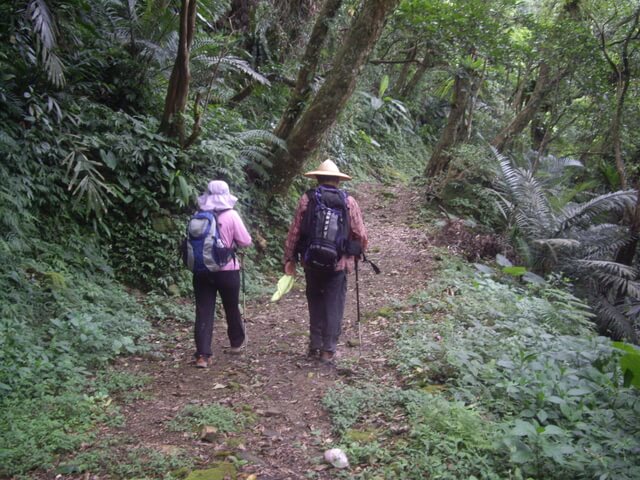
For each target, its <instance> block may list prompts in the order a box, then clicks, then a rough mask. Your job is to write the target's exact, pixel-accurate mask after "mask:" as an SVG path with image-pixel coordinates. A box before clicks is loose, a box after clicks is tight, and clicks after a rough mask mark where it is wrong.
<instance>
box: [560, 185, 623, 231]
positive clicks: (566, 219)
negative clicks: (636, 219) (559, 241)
mask: <svg viewBox="0 0 640 480" xmlns="http://www.w3.org/2000/svg"><path fill="white" fill-rule="evenodd" d="M635 202H636V192H635V191H634V190H619V191H617V192H612V193H607V194H605V195H600V196H599V197H596V198H594V199H592V200H590V201H588V202H586V203H582V204H572V205H568V206H566V207H565V208H563V209H562V211H561V212H560V214H559V216H558V225H557V228H556V231H555V232H554V234H555V235H554V236H560V235H561V233H562V232H563V231H565V230H567V229H569V228H570V227H572V226H574V225H576V224H579V223H581V222H591V221H593V220H594V219H595V218H596V217H597V216H598V215H601V214H603V213H609V212H622V211H624V209H626V208H632V207H633V206H634V205H635Z"/></svg>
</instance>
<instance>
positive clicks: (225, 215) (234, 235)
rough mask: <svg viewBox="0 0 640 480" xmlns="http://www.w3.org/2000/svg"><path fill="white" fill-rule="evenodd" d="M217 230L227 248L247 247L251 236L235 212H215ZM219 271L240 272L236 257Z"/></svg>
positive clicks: (238, 261)
mask: <svg viewBox="0 0 640 480" xmlns="http://www.w3.org/2000/svg"><path fill="white" fill-rule="evenodd" d="M217 218H218V229H219V231H220V238H221V239H222V243H224V244H225V245H226V246H227V247H234V246H238V247H248V246H249V245H251V235H249V232H248V231H247V228H246V227H245V226H244V223H243V222H242V219H241V218H240V215H238V212H236V211H235V210H224V211H222V212H217ZM220 270H221V271H229V270H240V260H239V259H238V258H237V257H236V258H235V260H234V259H231V260H230V261H229V262H228V263H227V264H226V265H224V266H222V267H221V268H220Z"/></svg>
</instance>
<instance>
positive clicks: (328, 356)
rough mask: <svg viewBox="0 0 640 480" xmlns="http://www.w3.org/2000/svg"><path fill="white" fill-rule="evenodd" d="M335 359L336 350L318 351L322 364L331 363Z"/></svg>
mask: <svg viewBox="0 0 640 480" xmlns="http://www.w3.org/2000/svg"><path fill="white" fill-rule="evenodd" d="M335 359H336V352H327V351H325V350H323V351H322V353H320V362H321V363H324V364H333V362H334V360H335Z"/></svg>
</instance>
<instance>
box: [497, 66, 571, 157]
mask: <svg viewBox="0 0 640 480" xmlns="http://www.w3.org/2000/svg"><path fill="white" fill-rule="evenodd" d="M565 74H566V70H565V69H563V70H561V71H559V72H558V73H557V74H556V75H555V76H551V69H550V68H549V65H547V64H546V63H544V62H543V63H542V64H541V65H540V71H539V72H538V79H537V80H536V86H535V88H534V89H533V92H532V93H531V97H530V98H529V101H528V102H527V104H526V106H525V107H524V108H523V109H522V110H520V112H519V113H518V114H517V115H516V116H515V117H514V119H513V120H512V121H511V123H509V125H507V126H506V127H504V128H503V129H502V130H501V131H500V133H498V135H496V137H495V138H494V139H493V140H492V141H491V144H492V145H493V146H494V147H495V148H496V149H498V150H500V151H502V150H504V148H505V147H506V146H507V145H508V144H509V143H510V142H511V141H512V140H513V138H514V137H516V136H517V135H519V134H520V132H522V131H523V130H524V129H525V128H526V126H527V125H528V124H529V122H530V121H531V120H532V119H533V117H534V116H535V114H536V113H537V111H538V110H539V109H540V106H541V105H542V102H543V101H544V99H545V97H546V95H547V94H548V93H549V91H550V90H551V89H552V88H553V87H554V86H555V85H556V84H557V83H558V82H559V81H560V80H561V79H562V77H563V76H564V75H565Z"/></svg>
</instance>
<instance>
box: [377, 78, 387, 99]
mask: <svg viewBox="0 0 640 480" xmlns="http://www.w3.org/2000/svg"><path fill="white" fill-rule="evenodd" d="M387 88H389V75H385V76H384V77H382V80H381V81H380V88H379V89H378V97H380V98H382V97H383V96H384V92H386V91H387Z"/></svg>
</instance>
